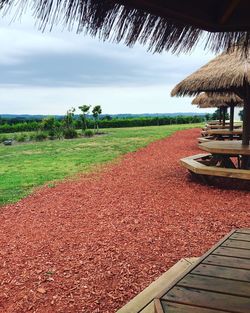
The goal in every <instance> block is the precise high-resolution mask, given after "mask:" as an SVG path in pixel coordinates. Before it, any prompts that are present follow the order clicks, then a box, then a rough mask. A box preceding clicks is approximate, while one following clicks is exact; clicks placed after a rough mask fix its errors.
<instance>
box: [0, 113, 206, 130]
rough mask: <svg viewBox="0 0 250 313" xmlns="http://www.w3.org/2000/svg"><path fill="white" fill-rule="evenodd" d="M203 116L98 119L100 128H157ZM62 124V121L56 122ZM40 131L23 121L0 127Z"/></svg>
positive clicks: (90, 121)
mask: <svg viewBox="0 0 250 313" xmlns="http://www.w3.org/2000/svg"><path fill="white" fill-rule="evenodd" d="M204 119H205V118H204V117H203V116H176V117H170V116H162V117H140V118H113V119H100V120H99V127H100V128H118V127H139V126H157V125H158V126H159V125H171V124H191V123H200V122H203V121H204ZM58 122H59V123H62V121H58ZM87 123H88V128H92V129H93V128H94V120H93V119H88V121H87ZM74 124H75V128H77V129H80V128H81V122H80V121H79V120H75V121H74ZM40 129H42V123H41V122H37V121H25V122H20V123H16V124H8V123H7V122H5V123H4V124H2V125H0V133H14V132H25V131H38V130H40Z"/></svg>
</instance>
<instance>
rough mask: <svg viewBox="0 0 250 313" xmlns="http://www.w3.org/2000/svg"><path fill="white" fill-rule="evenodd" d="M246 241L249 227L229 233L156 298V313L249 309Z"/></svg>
mask: <svg viewBox="0 0 250 313" xmlns="http://www.w3.org/2000/svg"><path fill="white" fill-rule="evenodd" d="M249 244H250V229H242V230H238V231H233V232H231V233H230V234H228V236H226V237H224V238H223V239H222V240H221V241H219V242H218V243H217V244H216V245H215V246H214V247H213V248H211V249H210V250H209V251H208V252H207V253H206V254H205V255H204V256H202V257H201V258H200V259H199V261H198V262H197V263H196V264H195V265H194V266H192V267H191V268H190V269H188V270H187V271H186V272H185V273H183V274H182V276H181V277H180V278H179V279H178V280H176V281H175V282H174V283H173V284H172V285H171V286H169V288H168V289H167V290H165V291H164V293H161V294H160V295H159V296H158V297H157V298H156V299H155V313H191V312H192V313H196V312H197V313H198V312H200V313H203V312H204V313H210V312H211V313H214V312H217V313H218V312H230V313H250V249H249ZM178 306H181V308H178ZM193 308H194V309H193ZM206 310H207V311H206Z"/></svg>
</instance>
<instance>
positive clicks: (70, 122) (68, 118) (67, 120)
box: [63, 108, 77, 139]
mask: <svg viewBox="0 0 250 313" xmlns="http://www.w3.org/2000/svg"><path fill="white" fill-rule="evenodd" d="M74 112H75V108H72V109H70V110H68V111H67V113H66V115H65V117H64V121H63V124H64V130H63V135H64V138H66V139H70V138H76V137H77V131H76V130H75V127H74V115H75V114H74Z"/></svg>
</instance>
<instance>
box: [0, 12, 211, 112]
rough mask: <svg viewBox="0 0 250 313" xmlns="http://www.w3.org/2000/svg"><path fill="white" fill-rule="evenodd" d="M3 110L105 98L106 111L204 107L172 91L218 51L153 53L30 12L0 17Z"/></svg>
mask: <svg viewBox="0 0 250 313" xmlns="http://www.w3.org/2000/svg"><path fill="white" fill-rule="evenodd" d="M0 42H1V49H0V73H1V75H0V114H3V113H11V114H24V113H27V114H64V113H65V112H66V110H67V109H68V108H70V107H72V106H74V107H78V106H79V105H82V104H92V105H95V104H99V105H101V106H102V108H103V112H104V113H109V114H112V113H171V112H201V110H199V109H196V108H195V107H194V106H191V104H190V103H191V99H190V98H188V97H187V98H171V97H170V95H169V94H170V91H171V89H172V88H173V87H174V86H175V84H176V83H178V82H179V81H180V80H182V79H183V78H185V76H187V75H188V74H190V73H192V72H193V71H195V70H196V69H198V68H199V67H200V66H202V65H203V64H205V63H206V62H208V61H209V60H210V59H211V58H213V57H214V55H213V54H211V53H209V52H204V51H203V50H202V49H201V48H196V49H195V50H194V51H193V52H192V53H191V54H188V55H179V56H175V55H172V54H171V53H167V52H164V53H162V54H152V53H149V52H147V48H146V47H143V46H140V45H137V46H135V47H133V48H128V47H126V46H125V45H124V44H122V43H120V44H114V43H109V42H105V43H103V42H101V41H99V40H98V39H97V38H91V37H87V36H84V35H83V34H76V33H75V32H74V31H72V32H68V31H67V30H62V29H60V28H56V29H54V30H53V31H52V32H49V31H45V32H44V33H42V32H41V31H38V30H37V27H35V25H34V21H33V19H32V18H31V17H29V16H25V17H23V18H22V20H21V22H20V21H15V22H12V23H10V18H9V17H8V16H7V17H5V18H2V19H1V20H0Z"/></svg>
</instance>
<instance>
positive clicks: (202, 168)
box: [180, 153, 250, 180]
mask: <svg viewBox="0 0 250 313" xmlns="http://www.w3.org/2000/svg"><path fill="white" fill-rule="evenodd" d="M210 156H211V154H210V153H208V154H197V155H193V156H190V157H186V158H183V159H181V160H180V162H181V164H182V166H184V167H185V168H187V169H188V170H189V171H190V172H191V173H193V174H195V175H201V176H203V175H205V176H218V177H229V178H238V179H245V180H250V170H243V169H235V168H223V167H218V166H208V165H206V164H205V162H204V163H201V162H202V161H205V160H206V159H208V158H209V157H210Z"/></svg>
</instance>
